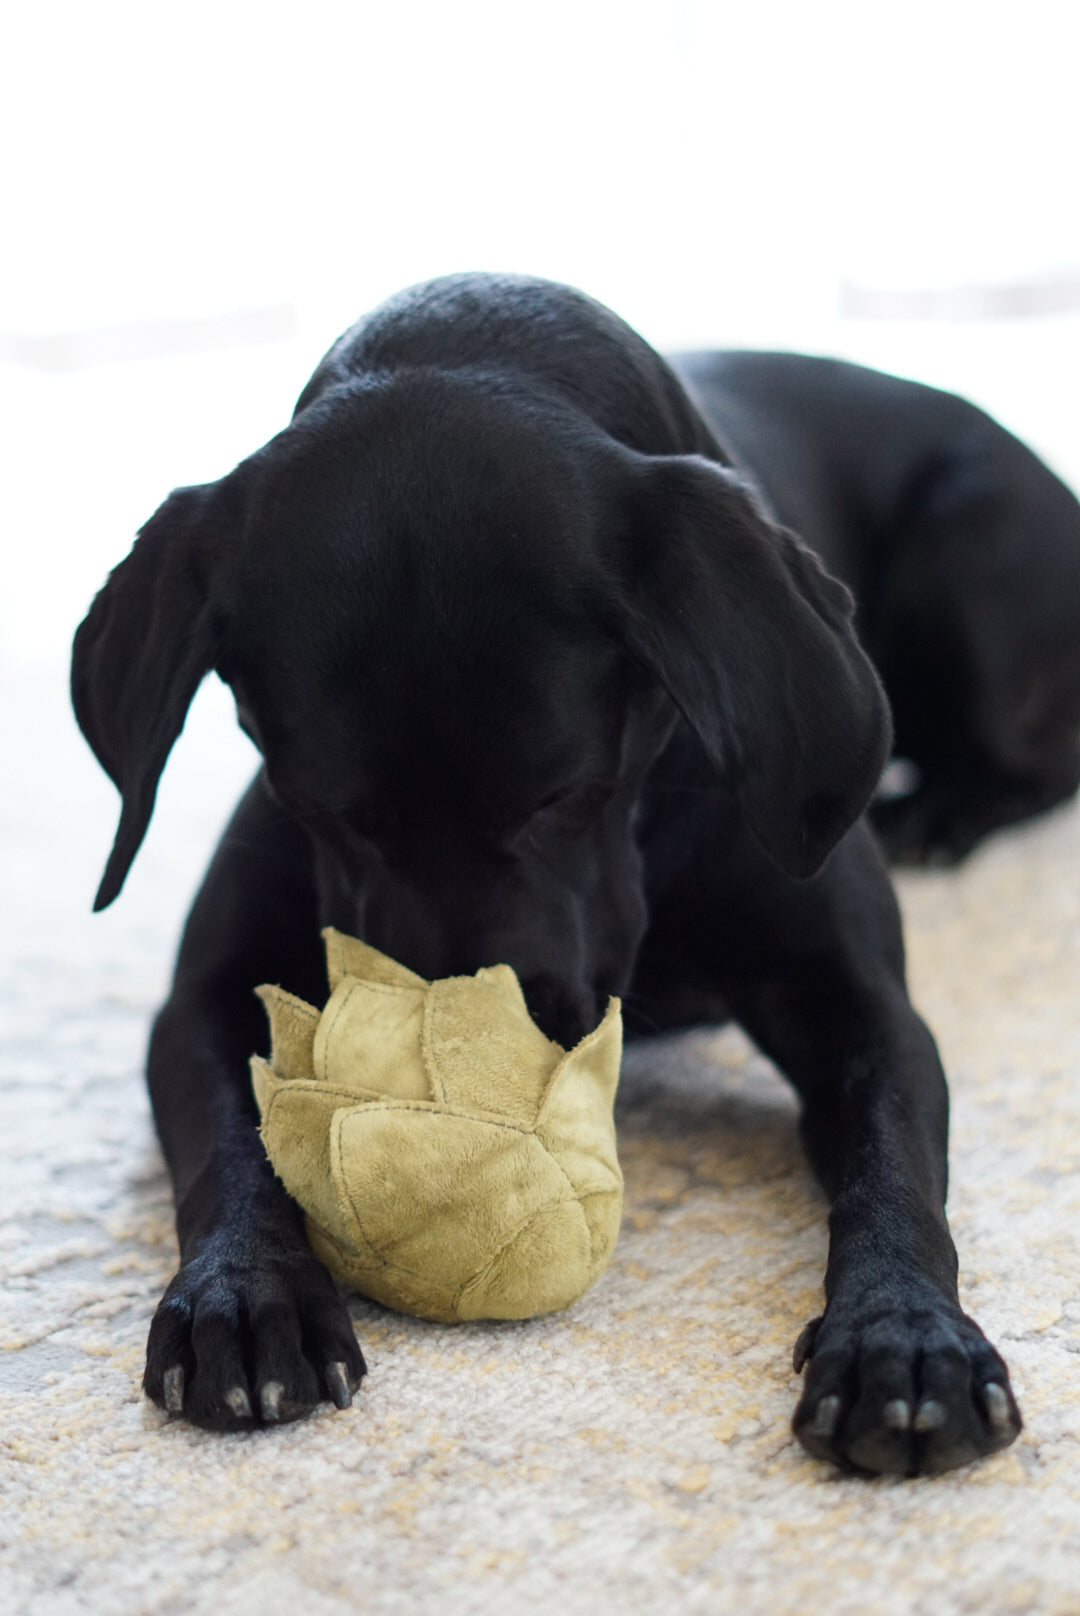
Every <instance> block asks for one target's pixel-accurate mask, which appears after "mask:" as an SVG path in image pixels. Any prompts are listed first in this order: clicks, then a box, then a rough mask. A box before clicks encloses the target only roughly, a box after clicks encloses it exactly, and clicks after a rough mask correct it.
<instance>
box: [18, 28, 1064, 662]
mask: <svg viewBox="0 0 1080 1616" xmlns="http://www.w3.org/2000/svg"><path fill="white" fill-rule="evenodd" d="M1075 19H1076V6H1075V3H1074V0H1029V3H1028V4H1026V5H1025V6H1024V7H1023V8H1021V9H1017V8H1016V7H1015V6H1005V5H1004V4H1001V3H999V0H981V3H973V0H936V3H928V0H913V3H910V4H907V5H905V6H904V7H902V8H901V7H884V6H876V5H869V4H867V3H866V0H819V3H817V4H808V3H805V0H754V3H750V0H740V3H739V4H737V5H736V4H726V3H724V0H711V3H710V0H652V3H651V4H643V3H641V0H618V3H616V0H546V3H544V4H535V3H517V4H514V3H513V0H501V3H492V0H460V3H459V4H457V5H449V4H446V3H445V0H442V3H437V0H411V3H409V0H399V3H397V4H372V3H368V0H354V3H352V4H349V3H345V0H306V3H305V4H303V5H288V6H285V5H282V4H279V3H276V0H262V3H259V4H254V3H250V0H216V3H213V4H210V3H207V0H189V3H187V4H185V5H184V6H183V7H158V6H150V5H148V4H146V0H142V3H139V4H135V3H129V0H96V3H95V4H92V5H88V4H85V3H83V4H73V3H57V0H39V3H37V4H36V5H34V6H23V7H21V8H19V10H18V12H17V13H15V12H12V13H11V14H9V17H8V20H7V22H6V25H5V30H4V35H5V37H4V48H3V60H2V65H0V152H2V153H3V157H2V159H0V162H2V164H3V186H2V191H0V228H2V231H3V239H4V242H5V246H4V251H3V253H2V255H0V442H2V443H3V446H4V454H3V470H2V474H0V533H2V534H3V538H2V541H0V542H2V544H3V550H4V578H5V583H4V586H3V590H2V598H0V656H2V657H4V658H6V659H7V660H9V661H11V660H15V661H22V660H25V659H27V658H31V659H37V658H53V657H55V656H56V655H58V654H59V652H60V651H61V650H62V648H63V646H64V645H65V644H66V643H67V641H68V640H69V639H70V634H71V631H72V628H73V626H74V623H75V622H76V621H77V620H78V617H79V616H80V615H81V612H82V610H83V609H84V608H85V605H86V603H87V601H88V599H89V596H90V594H91V593H92V591H93V589H94V588H95V587H96V586H97V585H98V584H99V583H100V581H101V579H102V577H103V575H104V572H105V570H106V568H107V567H108V566H109V565H110V564H112V563H113V562H115V561H116V560H118V559H119V558H120V556H121V555H122V554H123V553H124V552H125V551H126V549H127V547H128V545H129V543H130V539H131V536H132V534H133V532H134V529H135V527H136V526H137V525H138V523H139V522H141V521H142V520H144V519H145V517H146V516H147V515H148V514H149V513H150V511H151V510H152V509H153V507H154V506H155V505H156V504H157V503H158V501H159V500H160V499H161V498H162V497H163V495H164V494H165V493H166V492H167V491H168V489H169V488H171V487H173V486H175V485H176V484H179V483H183V482H188V481H194V480H199V479H203V478H209V477H213V476H217V475H219V474H220V473H221V472H223V471H224V470H226V469H227V468H228V467H229V466H230V465H232V464H233V463H234V462H235V461H236V460H237V459H238V458H240V457H241V456H242V455H243V454H245V453H247V452H248V451H250V450H251V449H252V448H254V447H255V446H256V445H257V444H259V443H260V442H262V441H263V440H264V439H265V438H266V437H268V436H269V435H270V434H271V433H272V432H273V431H275V430H276V429H277V428H278V427H279V426H280V425H282V424H283V423H284V421H285V420H286V419H287V416H288V413H289V410H290V408H291V405H292V401H293V399H294V397H295V395H296V393H297V392H298V390H299V388H300V386H301V385H302V383H303V381H304V379H305V377H306V375H307V374H308V373H309V372H310V370H311V369H312V368H313V366H314V364H315V362H316V360H317V359H318V357H319V355H320V353H321V352H322V351H323V349H324V348H325V346H326V345H327V343H328V342H329V341H330V340H331V339H332V338H333V337H334V336H335V335H336V334H337V332H338V331H339V330H340V329H341V328H342V327H344V326H345V325H347V324H348V323H350V321H351V320H352V319H353V318H355V317H356V315H357V314H359V313H360V312H362V311H363V310H364V309H365V308H368V307H370V306H371V305H372V304H373V303H375V302H377V301H378V300H379V299H380V298H382V297H383V296H385V295H386V294H388V293H390V292H392V291H394V290H396V289H397V288H398V287H400V286H402V285H405V284H408V283H409V282H412V281H416V280H419V279H423V278H426V277H427V276H430V275H435V274H439V273H441V272H444V271H447V270H454V269H462V268H493V269H499V268H503V269H515V270H523V271H531V272H535V273H539V274H544V275H550V276H553V277H557V278H561V279H566V280H569V281H572V282H575V283H577V284H579V285H581V286H583V287H584V288H585V289H586V290H588V291H590V292H592V293H593V294H595V295H596V296H598V297H600V298H602V299H603V300H604V301H606V302H608V303H610V304H611V305H612V306H613V307H614V308H616V309H617V310H618V311H619V312H620V313H621V314H623V315H624V316H625V317H626V318H628V319H629V320H630V321H631V322H632V323H633V324H635V325H636V326H637V327H638V328H639V329H640V330H641V331H642V332H643V333H644V334H645V335H646V336H648V337H649V338H650V339H651V340H652V341H654V342H655V343H657V344H658V345H660V346H687V345H705V344H713V345H725V344H726V345H761V346H792V347H802V348H807V349H811V350H816V351H832V352H838V353H844V354H848V355H850V356H852V357H855V358H861V359H864V360H866V361H868V362H871V363H880V364H884V365H886V366H889V367H891V368H894V369H898V370H901V371H905V372H907V373H909V374H913V375H918V376H922V377H924V378H926V379H928V380H931V381H934V382H937V383H939V384H943V385H946V386H952V387H954V388H957V389H958V390H960V391H964V392H967V393H968V394H970V395H972V396H974V397H976V398H978V399H979V400H980V402H983V403H984V404H986V405H988V406H989V407H990V408H991V409H994V410H995V411H996V412H997V413H999V414H1000V415H1002V416H1003V417H1004V418H1005V419H1006V421H1007V422H1008V424H1010V425H1011V426H1013V427H1014V429H1016V430H1019V431H1021V432H1022V433H1024V435H1026V436H1027V437H1028V438H1030V439H1031V440H1032V441H1034V442H1035V443H1036V444H1037V446H1038V447H1040V448H1041V449H1042V450H1043V452H1044V453H1046V454H1047V455H1048V456H1049V458H1050V459H1051V460H1053V461H1054V463H1055V464H1056V465H1057V466H1058V467H1059V469H1061V470H1063V471H1065V472H1066V474H1070V475H1072V477H1073V479H1074V480H1080V407H1078V405H1077V403H1076V398H1075V389H1074V385H1073V377H1074V375H1075V374H1076V371H1077V364H1078V362H1080V309H1074V307H1073V306H1072V303H1071V301H1070V299H1071V294H1070V293H1069V290H1068V289H1069V287H1070V286H1072V285H1073V284H1074V281H1075V280H1076V279H1080V210H1078V209H1077V206H1076V200H1075V198H1076V188H1077V186H1076V173H1077V157H1078V155H1080V152H1078V136H1077V113H1076V106H1077V98H1076V89H1075V52H1074V45H1073V35H1074V32H1075ZM1015 286H1021V287H1024V288H1029V289H1030V288H1034V289H1035V295H1034V297H1033V299H1032V298H1029V299H1028V306H1032V307H1034V309H1035V310H1036V312H1034V313H1029V314H1028V315H1026V317H1023V318H1014V319H996V320H995V319H986V318H980V317H978V312H979V308H980V307H982V306H983V305H980V303H979V301H978V297H977V296H976V297H974V298H968V297H967V292H966V291H964V295H963V296H961V297H960V299H959V301H957V300H956V298H955V297H954V298H953V300H952V302H951V303H950V302H949V301H948V300H946V303H945V305H944V307H945V308H946V310H947V312H948V313H949V317H948V318H936V317H932V318H920V319H912V318H906V317H899V318H897V317H889V318H866V317H861V318H854V317H851V311H852V309H856V308H862V309H863V310H864V311H865V310H866V309H869V310H870V311H871V313H873V311H874V310H878V311H879V312H880V310H881V308H882V307H884V305H883V304H882V303H881V301H880V298H878V294H880V293H891V294H896V293H908V292H916V293H920V294H922V293H925V292H927V291H929V292H931V293H935V292H940V291H942V290H945V291H949V289H952V290H953V291H955V289H956V288H960V289H961V290H962V291H963V290H964V289H967V290H970V289H972V288H974V289H976V291H977V289H978V288H980V287H990V288H1000V287H1006V288H1008V287H1015ZM1045 286H1050V287H1052V288H1053V287H1057V288H1058V293H1057V295H1056V303H1055V297H1053V296H1052V297H1050V299H1049V303H1050V304H1053V305H1055V307H1054V312H1053V313H1039V312H1037V311H1038V309H1039V308H1040V307H1042V304H1041V303H1040V296H1039V288H1040V287H1045ZM1061 287H1064V288H1065V289H1066V292H1065V295H1064V297H1062V295H1061V293H1060V289H1061ZM853 289H854V292H855V295H854V296H852V290H853ZM860 297H861V302H860ZM875 298H878V301H876V302H875ZM923 306H924V305H923ZM904 307H905V305H904V304H903V302H902V300H901V302H900V303H899V304H897V303H896V302H895V298H894V302H893V303H892V304H891V305H889V308H890V309H891V310H892V315H895V314H896V312H897V309H899V310H900V312H901V315H902V314H903V309H904ZM845 310H846V311H847V313H845Z"/></svg>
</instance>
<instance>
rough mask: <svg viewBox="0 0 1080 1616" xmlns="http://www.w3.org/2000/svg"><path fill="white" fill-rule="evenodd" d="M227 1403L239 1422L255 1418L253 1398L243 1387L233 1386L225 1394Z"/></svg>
mask: <svg viewBox="0 0 1080 1616" xmlns="http://www.w3.org/2000/svg"><path fill="white" fill-rule="evenodd" d="M225 1402H226V1404H227V1405H228V1407H229V1408H230V1409H231V1410H232V1412H233V1413H234V1414H235V1416H236V1418H237V1419H238V1420H250V1419H252V1418H253V1415H252V1412H251V1398H250V1397H249V1396H248V1394H247V1392H246V1391H245V1390H244V1388H243V1386H231V1387H230V1388H229V1390H228V1391H227V1392H226V1393H225Z"/></svg>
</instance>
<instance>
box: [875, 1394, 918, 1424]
mask: <svg viewBox="0 0 1080 1616" xmlns="http://www.w3.org/2000/svg"><path fill="white" fill-rule="evenodd" d="M881 1417H882V1419H883V1420H884V1421H885V1424H886V1425H887V1426H888V1427H889V1430H890V1431H908V1430H910V1429H911V1404H910V1403H909V1402H908V1401H907V1399H906V1398H904V1397H893V1398H891V1399H890V1401H889V1402H887V1403H886V1404H885V1407H884V1408H883V1409H882V1411H881Z"/></svg>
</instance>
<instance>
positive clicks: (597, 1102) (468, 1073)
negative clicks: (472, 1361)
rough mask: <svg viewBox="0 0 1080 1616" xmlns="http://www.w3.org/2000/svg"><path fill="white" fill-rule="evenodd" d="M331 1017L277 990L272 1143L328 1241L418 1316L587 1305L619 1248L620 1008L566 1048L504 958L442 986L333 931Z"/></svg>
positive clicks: (271, 1006) (351, 1274) (354, 1278)
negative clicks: (584, 1300)
mask: <svg viewBox="0 0 1080 1616" xmlns="http://www.w3.org/2000/svg"><path fill="white" fill-rule="evenodd" d="M323 936H324V939H325V942H326V957H327V974H328V977H329V982H330V998H329V1000H328V1002H327V1004H326V1007H325V1008H324V1009H323V1010H322V1011H321V1012H320V1011H318V1010H317V1009H315V1008H314V1006H312V1005H310V1004H307V1003H305V1001H304V1000H302V999H298V998H295V997H294V996H293V995H292V994H289V993H286V992H284V991H283V990H282V989H281V988H277V987H262V988H260V989H259V994H260V997H261V999H262V1001H263V1003H264V1005H265V1006H266V1009H267V1013H268V1015H269V1018H270V1029H271V1040H272V1047H271V1055H270V1060H269V1061H266V1060H263V1059H262V1058H261V1057H259V1056H253V1057H252V1061H251V1071H252V1081H253V1084H254V1089H255V1097H256V1100H257V1102H258V1106H259V1111H260V1114H261V1117H262V1138H263V1143H264V1144H265V1146H266V1150H267V1154H268V1155H269V1157H270V1160H271V1162H272V1163H273V1165H274V1168H275V1171H276V1172H277V1174H278V1176H279V1177H280V1178H281V1180H282V1182H283V1183H284V1184H285V1187H286V1188H287V1189H288V1191H289V1193H290V1195H292V1197H293V1198H294V1200H296V1201H297V1202H299V1204H300V1205H301V1206H302V1207H303V1208H304V1211H305V1212H306V1214H307V1229H308V1238H309V1239H310V1241H311V1244H312V1247H313V1249H314V1250H315V1252H316V1254H317V1255H318V1256H319V1257H320V1258H321V1260H322V1261H323V1262H325V1263H326V1265H327V1267H328V1268H329V1269H330V1270H331V1272H332V1273H334V1274H335V1275H336V1276H337V1277H338V1278H339V1279H340V1280H341V1281H342V1282H344V1283H345V1284H347V1285H349V1286H351V1287H352V1288H353V1289H355V1290H357V1291H359V1292H361V1294H363V1295H365V1296H368V1297H370V1298H372V1299H373V1300H374V1301H377V1302H381V1303H383V1304H384V1305H385V1306H388V1307H392V1308H396V1309H398V1310H399V1311H401V1312H404V1313H412V1314H415V1315H417V1316H419V1317H421V1318H428V1319H434V1320H438V1321H440V1322H442V1323H452V1322H455V1321H457V1320H464V1319H523V1318H532V1317H533V1316H535V1315H537V1314H541V1313H551V1312H555V1311H557V1310H558V1309H560V1308H564V1307H569V1306H570V1304H571V1303H573V1302H575V1301H577V1299H578V1298H579V1297H580V1296H582V1295H583V1294H584V1293H585V1291H587V1290H588V1289H589V1287H590V1286H591V1285H592V1284H593V1283H594V1282H595V1281H596V1279H597V1278H598V1277H599V1276H600V1274H601V1273H602V1272H603V1270H604V1268H605V1267H606V1266H607V1264H608V1262H609V1261H610V1258H611V1255H612V1253H613V1251H614V1249H615V1240H616V1237H617V1234H618V1230H619V1220H620V1217H621V1213H622V1173H621V1171H620V1168H619V1162H618V1156H617V1154H616V1147H615V1124H614V1118H613V1106H614V1101H615V1089H616V1086H617V1084H618V1077H619V1063H620V1058H621V1054H622V1016H621V1009H620V1005H619V1001H618V1000H617V999H612V1000H611V1002H610V1004H609V1006H608V1009H607V1013H606V1015H605V1016H604V1018H603V1020H602V1021H601V1023H600V1025H599V1026H598V1027H596V1028H595V1029H594V1031H593V1032H591V1033H590V1034H589V1035H588V1036H587V1037H586V1038H584V1039H583V1040H582V1041H581V1043H580V1044H578V1045H577V1046H576V1048H574V1049H572V1050H571V1051H570V1052H569V1053H567V1052H566V1051H564V1050H563V1049H561V1048H560V1046H559V1045H558V1044H555V1043H552V1042H551V1041H550V1040H549V1039H547V1038H545V1037H544V1035H543V1033H541V1032H540V1030H539V1028H538V1027H537V1026H536V1024H535V1022H533V1020H532V1019H531V1017H530V1016H529V1012H528V1010H527V1008H526V1005H525V1000H524V997H523V995H522V992H521V988H520V986H519V984H518V980H517V977H516V976H515V975H514V972H513V971H512V970H511V969H510V967H509V966H508V965H496V966H492V967H489V968H486V969H483V970H480V971H478V972H477V973H476V975H475V976H474V977H447V978H444V979H443V980H440V981H437V982H427V981H425V980H424V978H423V977H420V976H416V975H415V974H414V973H413V972H412V971H409V970H407V969H406V968H405V967H404V966H402V965H398V964H396V963H395V962H394V961H393V960H391V959H388V958H387V957H386V956H385V955H383V954H379V953H378V952H377V951H376V950H375V949H373V948H370V947H368V946H367V944H365V943H362V942H359V941H358V940H357V939H355V938H352V937H346V936H344V935H343V934H342V933H340V932H336V931H333V930H332V929H328V930H327V931H326V932H324V934H323Z"/></svg>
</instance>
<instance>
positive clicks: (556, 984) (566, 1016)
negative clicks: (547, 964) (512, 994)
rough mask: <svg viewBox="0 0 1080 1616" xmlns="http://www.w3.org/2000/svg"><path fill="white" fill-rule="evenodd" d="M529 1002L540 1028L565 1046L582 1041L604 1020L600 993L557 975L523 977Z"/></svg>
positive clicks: (523, 987) (565, 1047)
mask: <svg viewBox="0 0 1080 1616" xmlns="http://www.w3.org/2000/svg"><path fill="white" fill-rule="evenodd" d="M521 991H522V992H523V993H524V995H525V1003H526V1004H527V1005H528V1007H529V1014H530V1015H531V1016H532V1018H533V1020H534V1021H535V1022H536V1025H537V1026H538V1027H539V1028H540V1031H541V1032H542V1033H544V1034H545V1036H546V1037H548V1038H552V1039H554V1041H555V1042H556V1043H557V1044H561V1045H562V1046H563V1048H564V1049H572V1048H573V1047H574V1045H575V1044H579V1043H580V1042H581V1040H582V1039H583V1038H584V1037H585V1035H586V1033H589V1032H592V1030H593V1028H594V1027H595V1026H596V1024H597V1022H598V1021H599V1020H600V1010H599V1006H598V999H597V995H596V994H595V993H593V992H591V991H590V990H589V989H587V988H574V987H571V986H570V985H568V984H567V983H565V982H560V981H559V980H558V978H557V977H554V976H532V977H526V978H523V979H522V983H521Z"/></svg>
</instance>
